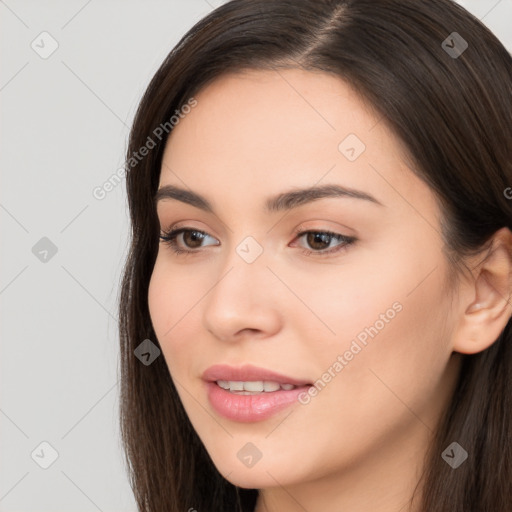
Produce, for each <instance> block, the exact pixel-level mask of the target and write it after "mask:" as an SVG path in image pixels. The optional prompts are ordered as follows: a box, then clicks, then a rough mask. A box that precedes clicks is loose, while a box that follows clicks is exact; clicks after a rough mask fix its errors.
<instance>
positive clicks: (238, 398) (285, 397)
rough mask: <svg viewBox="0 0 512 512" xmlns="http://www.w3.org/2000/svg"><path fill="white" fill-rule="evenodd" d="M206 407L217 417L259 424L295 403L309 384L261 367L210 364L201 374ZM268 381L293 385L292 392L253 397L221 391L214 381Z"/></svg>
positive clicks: (262, 394)
mask: <svg viewBox="0 0 512 512" xmlns="http://www.w3.org/2000/svg"><path fill="white" fill-rule="evenodd" d="M202 377H203V379H204V380H205V381H206V390H207V394H208V400H209V401H210V404H211V405H212V407H213V408H214V409H215V411H216V412H217V413H219V414H220V415H222V416H224V417H226V418H228V419H230V420H233V421H238V422H254V421H262V420H264V419H267V418H269V417H270V416H273V415H274V414H276V413H277V412H279V411H281V410H283V409H284V408H286V407H288V406H290V405H291V404H293V403H294V402H296V401H298V400H297V398H298V395H299V394H300V393H302V392H304V391H305V390H307V388H308V387H309V386H310V385H311V383H310V382H308V381H306V380H299V379H295V378H292V377H287V376H286V375H282V374H279V373H276V372H273V371H270V370H266V369H265V368H259V367H257V366H252V365H245V366H242V367H238V368H236V367H232V366H227V365H214V366H211V367H210V368H208V369H207V370H206V371H205V372H204V373H203V375H202ZM218 380H224V381H271V382H277V383H279V384H293V385H294V386H297V387H296V388H294V389H290V390H284V389H280V390H277V391H272V392H261V393H258V394H253V395H241V394H237V393H233V392H231V391H229V390H225V389H223V388H221V387H220V386H218V385H217V384H216V381H218Z"/></svg>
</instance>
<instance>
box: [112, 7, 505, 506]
mask: <svg viewBox="0 0 512 512" xmlns="http://www.w3.org/2000/svg"><path fill="white" fill-rule="evenodd" d="M453 32H457V34H458V35H454V34H453ZM450 37H451V39H450ZM454 38H456V39H454ZM446 41H448V43H446ZM466 44H467V47H466ZM454 48H455V50H458V54H457V53H456V54H454V53H453V49H454ZM450 49H451V51H450ZM286 67H296V68H302V69H305V70H310V71H316V72H318V71H322V72H327V73H333V74H335V75H337V76H339V77H341V78H342V79H344V80H345V81H346V82H347V83H348V84H350V85H351V86H353V88H354V89H355V90H356V91H358V92H359V93H360V95H361V97H362V98H364V100H365V101H366V102H368V104H369V105H371V106H372V107H373V108H374V109H375V111H376V112H378V113H379V115H380V116H381V119H382V122H385V123H387V126H389V128H390V129H391V130H392V131H393V133H394V134H395V135H396V136H397V137H399V138H400V139H401V140H402V142H403V143H404V147H405V148H406V149H407V151H408V153H409V157H410V158H411V160H412V161H413V162H414V167H413V171H414V172H415V173H416V174H417V175H418V176H419V177H420V178H421V179H422V180H424V181H425V182H426V183H427V184H428V185H429V186H430V188H431V189H432V191H433V192H434V194H435V196H436V198H437V199H438V201H439V204H440V205H441V207H442V213H443V231H442V235H443V239H444V243H445V246H446V254H447V255H448V256H449V260H450V262H451V263H453V265H454V270H456V271H457V272H454V275H458V271H460V266H459V263H460V262H461V261H462V260H463V257H464V256H465V255H468V254H473V253H476V252H478V251H479V250H481V249H482V248H484V247H485V246H486V243H487V242H488V241H489V239H490V237H491V236H492V234H493V233H495V232H496V231H497V230H498V229H500V228H501V227H504V226H506V227H508V228H511V227H512V205H511V202H510V201H509V200H508V199H507V197H506V194H505V193H504V191H505V190H506V189H507V187H508V186H510V185H512V58H511V55H510V54H509V53H508V52H507V51H506V49H505V48H504V47H503V45H502V44H501V43H500V42H499V40H498V39H497V38H496V37H495V36H494V35H493V34H492V33H491V32H490V31H489V30H488V29H487V28H486V27H485V26H484V25H483V24H482V23H481V22H480V21H478V20H477V19H476V18H475V17H473V16H472V15H471V14H469V13H468V12H467V11H465V10H464V9H463V8H462V7H460V6H458V5H457V4H455V3H454V2H452V1H450V0H429V1H423V0H232V1H230V2H228V3H226V4H224V5H222V6H221V7H219V8H217V9H216V10H214V11H212V12H211V13H210V14H209V15H208V16H206V17H205V18H203V19H202V20H200V21H199V22H198V23H197V24H196V25H195V26H194V27H192V29H190V30H189V31H188V32H187V33H186V34H185V36H184V37H183V38H182V39H181V40H180V41H179V43H178V44H177V45H176V47H175V48H174V49H172V51H171V52H170V53H169V55H168V56H167V58H166V59H165V61H164V62H163V63H162V65H161V67H160V68H159V70H158V71H157V73H156V74H155V76H154V77H153V79H152V80H151V82H150V84H149V86H148V88H147V90H146V92H145V94H144V96H143V98H142V100H141V102H140V105H139V108H138V111H137V113H136V117H135V120H134V123H133V127H132V130H131V134H130V139H129V147H128V151H127V163H126V185H127V194H128V202H129V208H130V215H131V226H132V233H131V247H130V252H129V254H128V257H127V260H126V263H125V267H124V277H123V281H122V286H121V290H120V304H119V312H120V315H119V331H120V345H121V358H120V370H121V396H120V424H121V434H122V442H123V446H124V449H125V454H126V461H127V464H128V468H127V469H128V472H129V476H130V481H131V485H132V488H133V491H134V494H135V498H136V501H137V503H138V507H139V510H141V511H145V512H146V511H147V512H149V511H151V512H163V511H166V512H174V511H176V512H177V511H186V510H190V509H192V510H194V509H195V510H197V511H198V512H204V511H212V512H221V511H222V512H228V511H233V512H235V511H237V512H239V511H252V510H254V506H255V502H256V499H257V495H258V490H257V489H242V488H238V487H236V486H234V485H233V484H231V483H230V482H228V481H227V480H226V479H224V478H223V477H222V475H220V474H219V472H218V471H217V469H216V468H215V466H214V465H213V463H212V461H211V459H210V457H209V455H208V453H207V452H206V450H205V448H204V446H203V445H202V443H201V441H200V440H199V438H198V436H197V434H196V433H195V431H194V429H193V427H192V425H191V423H190V421H189V419H188V417H187V415H186V413H185V411H184V409H183V407H182V404H181V402H180V399H179V396H178V393H177V391H176V389H175V387H174V385H173V382H172V380H171V378H170V375H169V371H168V368H167V365H166V363H165V360H164V358H163V357H158V358H157V359H156V360H155V361H154V362H153V363H152V364H151V365H148V366H146V365H144V364H142V363H141V362H140V361H139V360H138V359H137V358H136V357H135V356H134V349H135V348H136V347H137V346H138V345H139V344H140V343H141V342H142V341H143V340H145V339H150V340H151V341H152V342H153V343H154V344H155V345H157V346H158V340H157V338H156V335H155V333H154V331H153V327H152V324H151V319H150V315H149V311H148V300H147V299H148V285H149V281H150V277H151V274H152V269H153V265H154V262H155V258H156V255H157V252H158V244H159V223H158V219H157V216H156V210H155V206H154V202H153V198H154V195H155V192H156V189H157V187H158V183H159V175H160V166H161V159H162V153H163V149H164V145H165V142H166V138H167V136H168V132H169V131H170V129H169V120H170V119H171V117H172V116H173V115H175V113H176V110H178V111H180V109H181V108H182V107H183V105H185V104H186V103H187V102H188V101H189V100H190V98H192V97H193V95H194V94H196V93H197V92H198V91H199V90H200V89H201V88H202V87H204V86H205V85H206V84H208V83H209V82H211V81H212V80H214V79H215V78H216V77H219V76H220V75H222V74H223V73H227V72H231V71H240V70H243V69H279V68H286ZM165 123H167V125H165ZM162 126H163V127H166V129H165V130H164V131H162V128H160V131H158V130H157V131H155V130H156V129H157V128H158V127H162ZM157 134H158V136H157ZM150 140H151V142H150ZM143 146H146V147H147V148H149V147H150V146H151V147H150V149H149V151H148V152H147V155H146V156H144V158H140V157H139V155H138V151H139V150H140V149H141V148H142V147H143ZM135 154H137V157H134V155H135ZM510 329H511V327H510V322H509V323H508V324H507V326H506V328H505V329H504V331H503V332H502V333H501V335H500V336H499V338H498V339H497V340H496V341H495V343H494V344H493V345H492V346H491V347H489V348H488V349H486V350H484V351H482V352H480V353H478V354H475V355H464V356H463V362H462V368H461V373H460V380H459V382H458V385H457V387H456V390H455V392H454V395H453V398H452V400H451V403H450V406H449V408H448V410H447V411H446V414H445V416H444V417H443V418H442V421H441V423H440V426H439V428H438V430H437V432H436V437H435V440H434V442H433V443H432V446H431V449H430V451H429V453H428V454H427V455H428V456H427V458H426V462H425V471H424V475H423V476H424V482H425V485H424V486H423V488H422V503H423V510H424V511H425V512H427V511H428V512H446V511H462V510H464V511H468V512H469V511H471V512H476V511H478V512H504V511H505V510H512V442H511V438H510V435H511V425H512V423H511V419H512V332H511V330H510ZM452 441H457V442H458V443H459V444H460V445H461V446H462V447H463V448H464V449H465V450H466V451H467V452H468V453H469V457H468V459H467V460H466V461H465V462H464V464H462V465H461V466H460V467H459V468H457V469H456V470H454V469H452V468H451V467H450V466H449V465H448V464H447V463H446V462H445V461H444V460H442V458H441V453H442V452H443V450H444V449H445V448H446V447H447V446H448V445H450V443H451V442H452Z"/></svg>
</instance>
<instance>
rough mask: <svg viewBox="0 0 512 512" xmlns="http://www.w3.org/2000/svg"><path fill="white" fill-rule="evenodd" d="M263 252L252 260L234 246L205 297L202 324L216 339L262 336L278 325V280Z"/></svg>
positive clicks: (278, 326) (272, 330) (279, 321)
mask: <svg viewBox="0 0 512 512" xmlns="http://www.w3.org/2000/svg"><path fill="white" fill-rule="evenodd" d="M264 256H265V253H263V254H262V255H261V256H260V257H259V258H257V259H256V260H255V261H253V262H252V263H248V262H246V261H244V259H243V258H241V257H240V256H239V255H238V254H237V253H236V251H235V250H234V249H233V250H232V254H230V255H229V257H228V258H227V260H226V262H225V265H223V266H222V271H221V272H219V273H218V277H217V279H216V280H215V281H214V284H213V286H212V288H211V290H210V292H209V293H208V294H207V295H206V297H205V299H204V303H203V304H204V306H203V307H204V309H203V325H204V328H205V329H206V330H208V331H209V332H210V333H212V334H213V335H214V336H215V337H216V338H217V339H219V340H223V341H239V340H241V339H242V338H244V337H247V336H256V337H261V338H265V337H268V336H272V335H273V334H275V333H276V332H278V330H279V329H280V327H281V316H280V315H281V313H280V311H282V307H281V308H280V307H279V298H278V291H279V288H278V284H279V282H278V280H277V279H276V277H275V276H274V274H273V273H272V272H271V271H270V270H269V269H268V268H267V263H268V261H267V258H266V257H264Z"/></svg>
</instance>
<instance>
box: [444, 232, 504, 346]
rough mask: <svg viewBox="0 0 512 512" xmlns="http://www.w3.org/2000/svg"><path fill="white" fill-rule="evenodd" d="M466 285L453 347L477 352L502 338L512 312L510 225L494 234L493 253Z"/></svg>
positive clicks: (476, 268)
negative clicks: (501, 335)
mask: <svg viewBox="0 0 512 512" xmlns="http://www.w3.org/2000/svg"><path fill="white" fill-rule="evenodd" d="M462 286H463V288H462V289H461V294H460V298H461V301H462V302H461V308H460V321H459V323H458V325H457V327H456V330H455V331H454V337H453V339H452V341H453V350H454V351H455V352H460V353H462V354H476V353H478V352H481V351H482V350H485V349H486V348H488V347H489V346H491V345H492V344H493V343H494V342H495V341H496V340H497V339H498V337H499V335H500V334H501V332H502V331H503V329H504V328H505V326H506V325H507V322H508V320H509V319H510V317H511V315H512V305H511V300H510V299H511V292H512V233H511V232H510V230H509V229H508V228H502V229H500V230H498V231H497V232H496V233H495V234H494V235H493V238H492V244H491V249H490V250H489V254H488V255H487V257H486V258H485V260H484V261H483V262H481V263H479V264H478V265H477V266H476V267H475V268H474V269H473V278H472V279H470V282H469V283H467V284H464V285H462Z"/></svg>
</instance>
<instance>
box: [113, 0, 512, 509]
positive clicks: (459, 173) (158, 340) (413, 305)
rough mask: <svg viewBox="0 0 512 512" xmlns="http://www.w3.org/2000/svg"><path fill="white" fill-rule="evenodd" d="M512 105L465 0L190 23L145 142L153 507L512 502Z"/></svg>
mask: <svg viewBox="0 0 512 512" xmlns="http://www.w3.org/2000/svg"><path fill="white" fill-rule="evenodd" d="M511 112H512V59H511V56H510V54H509V53H508V52H507V51H506V50H505V48H504V47H503V46H502V45H501V43H500V42H499V41H498V40H497V38H496V37H495V36H494V35H493V34H492V33H490V31H489V30H488V29H486V28H485V27H484V26H483V25H482V24H481V23H480V22H479V21H478V20H477V19H475V18H474V17H473V16H471V15H470V14H469V13H467V12H466V11H465V10H464V9H463V8H461V7H460V6H458V5H457V4H455V3H453V2H451V1H449V0H432V1H430V2H422V1H419V0H407V1H403V0H378V1H375V0H321V1H318V0H316V1H314V0H299V1H298V0H232V1H230V2H228V3H226V4H224V5H223V6H221V7H219V8H218V9H216V10H215V11H213V12H212V13H211V14H209V15H208V16H207V17H206V18H204V19H203V20H201V21H199V22H198V23H197V24H196V25H195V26H194V27H193V28H192V29H191V30H190V31H189V32H188V33H187V34H186V35H185V36H184V37H183V38H182V40H181V41H180V42H179V43H178V45H177V46H176V47H175V48H174V49H173V50H172V51H171V53H170V54H169V56H168V57H167V58H166V60H165V61H164V63H163V64H162V65H161V67H160V69H159V70H158V71H157V73H156V75H155V76H154V78H153V79H152V81H151V83H150V85H149V87H148V89H147V91H146V93H145V95H144V97H143V99H142V101H141V103H140V106H139V109H138V112H137V114H136V117H135V120H134V124H133V128H132V132H131V136H130V143H129V148H128V158H127V190H128V199H129V206H130V213H131V221H132V230H133V231H132V235H133V237H132V245H131V250H130V253H129V256H128V259H127V262H126V267H125V273H124V280H123V284H122V290H121V301H120V339H121V350H122V360H121V373H122V375H121V377H122V394H121V428H122V435H123V442H124V446H125V450H126V456H127V461H128V463H129V465H130V476H131V479H132V487H133V489H134V493H135V496H136V499H137V502H138V506H139V508H140V510H144V511H155V512H156V511H158V512H160V511H163V510H166V511H178V510H189V511H193V510H197V511H199V512H203V511H207V510H208V511H215V512H217V511H256V512H275V511H280V512H283V511H295V510H297V511H298V510H300V511H302V510H308V511H310V512H313V511H316V510H322V511H340V510H350V511H352V512H354V511H367V510H372V511H378V512H388V511H393V512H397V511H401V512H405V511H411V512H413V511H414V512H419V511H422V512H423V511H429V512H433V511H439V512H441V511H448V510H449V511H472V512H473V511H475V512H476V511H485V512H503V511H505V510H512V445H511V443H510V428H511V411H512V399H511V395H512V380H511V379H512V334H511V332H510V325H509V323H510V322H509V319H510V316H511V305H510V300H509V299H510V295H511V276H512V260H511V255H512V233H511V232H510V231H509V228H510V226H511V224H512V208H511V203H510V200H509V198H510V194H509V193H507V190H510V188H509V186H510V185H511V184H512V117H511ZM135 356H137V357H135Z"/></svg>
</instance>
